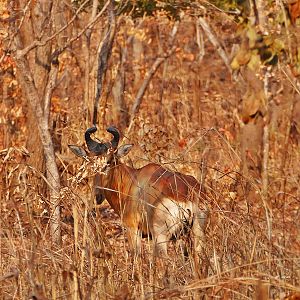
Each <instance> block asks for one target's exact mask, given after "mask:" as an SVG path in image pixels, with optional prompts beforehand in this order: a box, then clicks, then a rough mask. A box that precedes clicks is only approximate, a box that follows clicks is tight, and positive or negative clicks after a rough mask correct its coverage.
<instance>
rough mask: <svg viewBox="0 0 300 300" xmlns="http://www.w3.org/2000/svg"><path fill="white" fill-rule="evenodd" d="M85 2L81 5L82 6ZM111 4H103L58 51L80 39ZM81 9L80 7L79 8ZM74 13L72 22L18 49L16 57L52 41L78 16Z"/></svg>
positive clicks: (60, 51)
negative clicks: (95, 14)
mask: <svg viewBox="0 0 300 300" xmlns="http://www.w3.org/2000/svg"><path fill="white" fill-rule="evenodd" d="M87 1H88V0H86V1H85V2H84V3H83V4H85V3H86V2H87ZM83 4H82V5H81V6H80V7H82V6H83ZM108 4H109V1H108V2H107V3H106V4H105V5H104V6H103V8H102V10H101V11H100V12H99V13H98V14H97V16H96V17H95V19H94V20H92V21H90V22H89V23H88V24H87V25H86V26H85V27H84V28H83V29H82V30H81V31H80V32H79V33H78V34H77V35H76V36H75V37H73V38H72V39H70V40H69V41H68V42H67V43H66V45H65V46H64V47H62V48H61V49H59V50H58V53H62V52H63V51H64V50H65V49H66V48H67V47H69V45H71V44H72V43H73V42H74V41H76V40H78V39H79V38H80V37H81V36H82V35H83V34H84V33H85V31H86V30H87V29H89V28H91V27H92V26H93V25H94V24H95V23H96V22H97V21H98V20H99V18H100V17H101V16H102V14H103V13H104V12H105V10H106V8H107V6H108ZM79 9H80V8H79ZM79 9H78V10H77V11H76V14H78V13H79ZM76 14H75V15H74V17H73V18H72V19H71V21H70V22H68V23H67V24H66V25H65V26H63V27H62V28H61V29H60V30H59V31H57V32H55V33H54V34H52V35H51V36H49V37H47V38H46V39H44V40H43V41H38V40H35V41H33V42H32V43H31V44H30V45H29V46H27V47H26V48H24V49H22V50H17V51H16V52H17V53H16V55H15V57H16V59H18V58H21V57H23V56H25V55H27V53H28V52H29V51H31V50H33V49H34V48H36V47H41V46H45V45H46V44H47V43H48V42H50V41H52V40H53V39H54V38H56V37H57V36H58V35H59V34H60V33H61V32H62V31H64V30H65V29H66V28H67V27H68V26H69V25H70V24H71V23H72V22H73V21H74V19H75V18H76V16H77V15H76Z"/></svg>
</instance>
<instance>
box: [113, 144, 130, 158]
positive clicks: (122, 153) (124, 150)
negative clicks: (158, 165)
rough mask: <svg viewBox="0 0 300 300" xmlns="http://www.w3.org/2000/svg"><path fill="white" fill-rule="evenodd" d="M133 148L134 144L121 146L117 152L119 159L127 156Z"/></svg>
mask: <svg viewBox="0 0 300 300" xmlns="http://www.w3.org/2000/svg"><path fill="white" fill-rule="evenodd" d="M132 147H133V144H125V145H123V146H121V147H120V148H119V149H118V150H117V157H118V158H121V157H123V156H125V155H127V154H128V153H129V152H130V150H131V148H132Z"/></svg>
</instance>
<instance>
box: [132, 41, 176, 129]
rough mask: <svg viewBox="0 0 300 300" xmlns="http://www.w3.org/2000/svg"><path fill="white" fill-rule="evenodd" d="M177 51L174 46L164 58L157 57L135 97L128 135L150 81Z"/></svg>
mask: <svg viewBox="0 0 300 300" xmlns="http://www.w3.org/2000/svg"><path fill="white" fill-rule="evenodd" d="M175 50H176V47H175V46H173V47H172V48H171V49H170V50H169V51H167V53H166V54H165V55H164V56H162V57H157V58H156V60H155V61H154V63H153V65H152V66H151V68H150V70H149V72H148V73H147V74H146V77H145V79H144V81H143V83H142V85H141V87H140V89H139V90H138V93H137V95H136V97H135V101H134V104H133V106H132V109H131V120H130V123H129V127H128V130H127V133H128V132H129V131H130V130H131V127H132V125H133V123H134V118H135V116H136V114H137V113H138V111H139V109H140V105H141V103H142V99H143V96H144V94H145V92H146V89H147V87H148V85H149V83H150V80H151V79H152V77H153V75H154V74H155V72H156V71H157V69H158V68H159V66H160V65H161V64H162V63H163V62H164V61H165V60H166V59H167V58H168V57H170V56H171V55H172V54H173V53H174V52H175Z"/></svg>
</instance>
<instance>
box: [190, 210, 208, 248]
mask: <svg viewBox="0 0 300 300" xmlns="http://www.w3.org/2000/svg"><path fill="white" fill-rule="evenodd" d="M208 218H209V211H208V210H206V211H203V210H202V211H201V210H199V209H197V211H196V212H195V213H194V217H193V226H192V235H193V243H194V250H195V251H196V252H200V251H201V250H202V249H203V248H204V247H205V242H206V237H205V230H206V226H207V222H208Z"/></svg>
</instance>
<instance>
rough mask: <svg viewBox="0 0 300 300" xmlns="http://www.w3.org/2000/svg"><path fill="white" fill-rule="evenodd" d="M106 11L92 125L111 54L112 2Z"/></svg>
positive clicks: (113, 34) (112, 29)
mask: <svg viewBox="0 0 300 300" xmlns="http://www.w3.org/2000/svg"><path fill="white" fill-rule="evenodd" d="M108 11H109V27H108V30H107V33H106V35H105V37H104V39H103V40H102V41H101V44H100V47H99V49H100V51H99V56H98V71H97V86H96V96H95V102H94V113H93V124H94V125H96V124H97V116H98V106H99V101H100V97H101V93H102V84H103V78H104V76H105V73H106V70H107V62H108V59H109V57H110V54H111V48H112V44H113V41H114V37H115V32H116V18H115V13H114V5H113V1H109V5H108Z"/></svg>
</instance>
